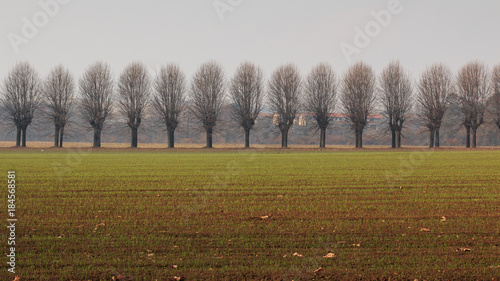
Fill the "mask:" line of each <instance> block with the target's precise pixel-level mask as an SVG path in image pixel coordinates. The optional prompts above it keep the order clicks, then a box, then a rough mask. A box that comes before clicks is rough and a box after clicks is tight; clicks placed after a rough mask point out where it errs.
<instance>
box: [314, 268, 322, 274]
mask: <svg viewBox="0 0 500 281" xmlns="http://www.w3.org/2000/svg"><path fill="white" fill-rule="evenodd" d="M321 271H323V268H322V267H319V268H318V269H316V270H315V271H314V273H319V272H321Z"/></svg>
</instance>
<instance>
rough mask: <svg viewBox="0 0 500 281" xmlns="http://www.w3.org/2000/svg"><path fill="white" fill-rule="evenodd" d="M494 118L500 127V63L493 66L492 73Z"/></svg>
mask: <svg viewBox="0 0 500 281" xmlns="http://www.w3.org/2000/svg"><path fill="white" fill-rule="evenodd" d="M491 90H492V92H493V93H492V108H493V118H494V120H495V123H496V125H497V126H498V128H499V129H500V64H497V65H496V66H495V67H494V68H493V72H492V75H491Z"/></svg>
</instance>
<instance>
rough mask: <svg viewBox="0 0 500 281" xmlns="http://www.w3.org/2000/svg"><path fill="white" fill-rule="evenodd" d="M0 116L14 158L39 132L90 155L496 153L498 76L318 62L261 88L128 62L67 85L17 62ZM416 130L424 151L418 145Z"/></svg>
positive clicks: (244, 73) (212, 65) (244, 78)
mask: <svg viewBox="0 0 500 281" xmlns="http://www.w3.org/2000/svg"><path fill="white" fill-rule="evenodd" d="M0 110H1V111H0V120H1V124H2V126H1V127H0V128H1V129H2V130H3V131H4V132H3V135H4V136H7V137H8V138H15V141H16V146H23V147H24V146H26V140H27V135H28V133H31V134H33V135H36V137H37V138H38V139H40V138H42V139H46V137H47V135H48V134H49V133H45V135H44V133H41V132H48V131H50V132H51V133H50V135H51V138H52V139H53V141H54V146H58V147H62V146H63V140H66V141H67V140H68V137H69V139H70V140H73V141H75V140H82V138H90V133H89V132H92V135H93V138H92V140H93V146H94V147H100V146H101V142H102V137H103V135H105V136H110V135H115V136H118V137H115V138H110V137H108V139H107V140H110V141H114V142H122V141H123V135H124V134H128V136H129V141H130V146H131V147H137V146H138V143H139V141H145V142H155V141H158V136H161V135H163V132H165V134H166V137H167V141H168V147H174V144H175V139H174V136H175V131H176V129H179V130H178V131H179V132H178V133H179V134H180V138H181V139H182V140H183V141H185V142H193V141H199V140H200V139H201V136H202V135H204V139H205V141H206V147H208V148H210V147H212V146H213V143H214V140H215V141H221V142H238V140H243V143H244V146H245V147H250V145H251V140H252V141H253V142H254V143H269V142H270V141H271V142H272V141H276V139H278V138H279V137H280V138H281V145H282V147H287V146H288V143H289V140H290V141H292V142H294V143H303V144H309V143H318V141H319V147H325V146H326V145H327V144H345V143H351V144H353V145H354V146H355V147H356V148H361V147H363V141H364V139H365V140H368V144H375V143H376V144H387V145H390V146H391V147H392V148H399V147H401V146H402V140H405V141H406V142H405V143H406V144H412V145H424V144H427V145H428V146H429V147H431V148H432V147H439V146H440V145H441V144H442V143H443V144H447V145H457V144H458V143H460V144H461V145H464V146H465V147H476V146H477V145H478V144H485V143H486V144H489V145H498V135H497V134H498V131H497V130H500V65H497V66H495V67H494V68H493V69H492V70H490V69H489V68H488V67H487V66H486V65H485V64H484V63H482V62H479V61H473V62H470V63H468V64H466V65H464V66H463V67H462V68H460V69H459V70H458V71H457V72H456V73H453V72H452V71H451V70H450V69H449V68H448V67H447V66H446V65H444V64H434V65H431V66H429V67H428V68H427V69H425V70H424V71H423V72H422V74H421V75H420V77H418V78H417V79H415V80H414V79H412V76H411V75H410V73H409V72H408V71H406V70H405V69H404V67H403V66H402V65H401V64H400V63H399V61H393V62H390V63H389V64H388V65H387V66H386V67H385V68H384V69H383V71H382V73H380V74H379V75H377V74H376V73H375V71H374V70H373V69H372V67H371V66H369V65H367V64H365V63H363V62H359V63H356V64H354V65H352V66H351V67H350V68H349V69H347V71H346V72H345V73H344V74H343V75H342V76H338V75H337V74H336V73H335V71H334V69H333V68H332V67H331V65H329V64H327V63H321V64H318V65H317V66H315V67H314V68H313V69H312V70H311V71H310V72H309V73H308V74H307V75H302V74H301V73H300V71H299V69H298V68H297V66H296V65H294V64H286V65H282V66H280V67H278V68H277V69H275V70H274V71H273V72H272V73H271V75H270V77H269V78H268V79H267V80H266V78H265V77H264V75H263V71H262V70H261V69H260V67H258V66H257V65H255V64H253V63H250V62H244V63H242V64H241V65H240V66H239V67H238V68H237V70H236V72H235V73H234V74H233V75H232V77H227V76H226V74H225V73H224V69H223V67H222V66H221V65H220V64H218V63H217V62H215V61H210V62H207V63H204V64H202V65H201V66H200V67H199V68H198V70H197V71H196V72H195V74H194V75H193V77H191V78H190V79H188V78H186V76H185V75H184V73H183V71H182V69H181V68H180V67H179V66H178V65H175V64H167V65H165V66H163V67H162V68H161V69H160V70H159V71H158V73H156V74H153V75H152V74H150V73H149V72H148V68H147V67H146V66H145V65H144V64H142V63H141V62H133V63H131V64H130V65H128V66H127V67H126V68H125V69H124V70H123V71H122V72H121V74H120V75H119V77H118V79H117V80H115V79H114V77H113V76H112V74H111V68H110V66H109V65H108V64H106V63H103V62H96V63H94V64H93V65H91V66H89V67H88V68H87V69H86V70H85V72H84V73H83V75H82V77H80V78H79V79H78V80H77V81H76V80H75V78H74V77H73V76H72V74H71V73H70V71H69V70H68V69H66V68H65V67H64V66H61V65H59V66H56V67H54V68H53V69H52V70H51V71H50V72H49V74H48V75H47V76H46V77H40V75H39V74H38V73H37V71H36V70H35V69H34V68H33V67H32V66H31V65H30V64H29V63H28V62H21V63H18V64H17V65H15V66H14V67H13V68H12V69H11V71H10V72H9V74H8V75H7V77H6V78H5V79H4V80H3V82H2V84H1V86H0ZM30 126H31V127H33V126H34V127H36V129H33V130H31V131H30V130H28V128H29V127H30ZM483 127H484V128H485V129H484V132H481V130H483V129H481V128H483ZM68 128H69V130H68ZM71 128H73V129H71ZM84 128H87V130H84ZM422 128H424V129H425V131H427V132H428V134H427V138H426V139H427V140H425V138H422V137H420V136H421V135H422V133H423V129H422ZM493 128H495V129H493ZM86 131H87V133H86ZM118 131H119V132H118ZM252 131H254V133H252V137H251V132H252ZM495 131H496V132H495ZM68 132H69V133H68ZM347 132H350V133H349V134H350V137H346V134H347ZM493 133H495V134H496V136H492V135H493ZM65 134H66V135H65ZM68 134H69V136H68ZM364 135H365V138H364V137H363V136H364ZM366 135H367V137H368V138H366ZM313 137H314V138H315V140H316V141H311V138H313ZM481 138H483V139H484V140H481ZM160 139H161V137H160ZM328 141H329V143H327V142H328ZM417 142H418V143H417Z"/></svg>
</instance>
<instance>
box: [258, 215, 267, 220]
mask: <svg viewBox="0 0 500 281" xmlns="http://www.w3.org/2000/svg"><path fill="white" fill-rule="evenodd" d="M260 218H261V219H263V220H265V219H268V218H269V216H262V217H260Z"/></svg>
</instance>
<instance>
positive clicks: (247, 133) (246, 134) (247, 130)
mask: <svg viewBox="0 0 500 281" xmlns="http://www.w3.org/2000/svg"><path fill="white" fill-rule="evenodd" d="M244 130H245V148H249V147H250V129H244Z"/></svg>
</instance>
